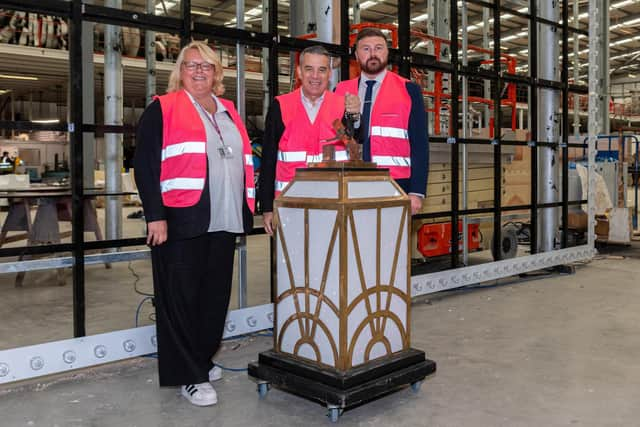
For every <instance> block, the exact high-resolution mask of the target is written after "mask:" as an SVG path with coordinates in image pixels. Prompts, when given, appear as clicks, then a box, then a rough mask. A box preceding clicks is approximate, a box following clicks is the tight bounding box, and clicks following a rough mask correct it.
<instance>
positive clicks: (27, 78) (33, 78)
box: [0, 74, 38, 80]
mask: <svg viewBox="0 0 640 427" xmlns="http://www.w3.org/2000/svg"><path fill="white" fill-rule="evenodd" d="M0 79H11V80H38V78H37V77H33V76H16V75H13V74H0Z"/></svg>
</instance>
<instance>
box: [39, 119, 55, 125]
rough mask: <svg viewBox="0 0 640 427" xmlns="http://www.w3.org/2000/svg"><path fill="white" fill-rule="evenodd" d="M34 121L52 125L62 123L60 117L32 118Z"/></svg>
mask: <svg viewBox="0 0 640 427" xmlns="http://www.w3.org/2000/svg"><path fill="white" fill-rule="evenodd" d="M32 122H33V123H40V124H44V125H50V124H53V123H60V119H44V120H32Z"/></svg>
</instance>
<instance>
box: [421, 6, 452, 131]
mask: <svg viewBox="0 0 640 427" xmlns="http://www.w3.org/2000/svg"><path fill="white" fill-rule="evenodd" d="M451 1H453V2H454V3H455V2H456V0H431V1H429V2H427V13H428V15H429V17H428V18H427V32H428V33H429V34H432V35H434V36H436V37H440V38H443V39H447V38H450V36H449V33H450V31H451V28H450V26H449V23H450V19H451ZM456 16H457V15H456ZM427 52H428V53H429V54H431V55H434V54H435V49H434V44H433V43H430V44H429V45H428V46H427ZM448 57H449V46H447V45H446V44H444V43H443V44H442V45H441V48H440V56H439V57H438V58H436V59H437V60H438V61H443V62H447V61H448ZM435 76H436V73H435V72H434V71H432V70H429V73H428V89H429V90H430V91H433V90H435ZM443 80H444V78H443ZM449 87H450V86H449V84H448V82H444V81H443V87H442V88H443V89H445V90H448V89H449ZM434 107H435V105H434V102H433V99H432V98H427V108H429V109H432V108H434ZM435 117H436V114H431V115H430V116H428V122H427V126H428V128H429V129H428V130H429V134H431V135H434V133H433V132H434V129H435V126H434V124H435ZM440 117H442V115H440ZM449 125H451V124H450V123H449ZM442 131H443V129H442V128H441V132H442Z"/></svg>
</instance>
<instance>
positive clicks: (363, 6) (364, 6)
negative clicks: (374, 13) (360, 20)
mask: <svg viewBox="0 0 640 427" xmlns="http://www.w3.org/2000/svg"><path fill="white" fill-rule="evenodd" d="M377 4H378V2H377V1H371V0H367V1H364V2H362V3H360V9H367V8H370V7H371V6H375V5H377Z"/></svg>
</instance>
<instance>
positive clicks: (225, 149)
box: [196, 102, 233, 159]
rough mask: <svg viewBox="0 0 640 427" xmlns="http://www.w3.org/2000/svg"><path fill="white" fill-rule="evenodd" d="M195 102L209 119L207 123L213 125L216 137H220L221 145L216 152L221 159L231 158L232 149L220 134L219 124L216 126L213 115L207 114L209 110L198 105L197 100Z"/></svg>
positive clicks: (216, 122)
mask: <svg viewBox="0 0 640 427" xmlns="http://www.w3.org/2000/svg"><path fill="white" fill-rule="evenodd" d="M196 104H197V105H198V107H199V108H200V109H201V110H202V112H203V113H204V115H205V116H206V117H207V120H209V123H211V126H212V127H213V129H214V130H215V131H216V134H218V137H219V138H220V144H221V145H222V146H221V147H220V148H218V154H219V155H220V157H221V158H223V159H230V158H232V157H233V151H232V150H231V147H230V146H228V145H226V144H225V143H224V137H223V136H222V131H221V130H220V126H218V121H217V120H216V118H215V116H214V115H213V114H209V112H208V111H207V110H206V109H205V108H204V107H203V106H202V105H200V103H199V102H196Z"/></svg>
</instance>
